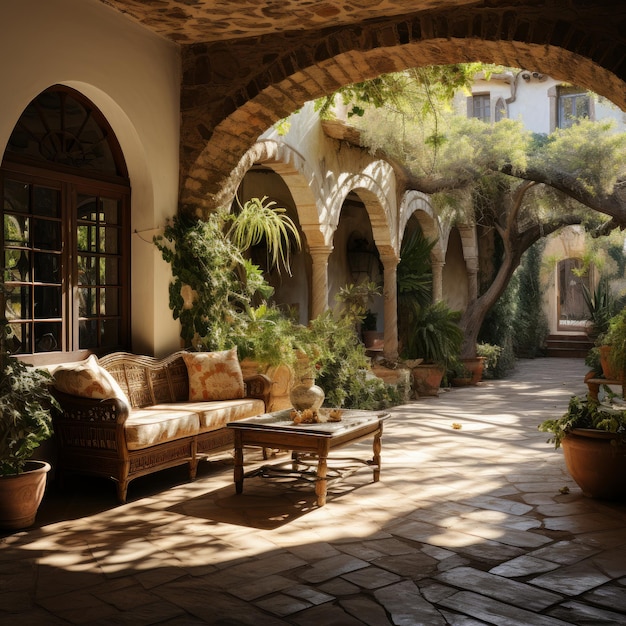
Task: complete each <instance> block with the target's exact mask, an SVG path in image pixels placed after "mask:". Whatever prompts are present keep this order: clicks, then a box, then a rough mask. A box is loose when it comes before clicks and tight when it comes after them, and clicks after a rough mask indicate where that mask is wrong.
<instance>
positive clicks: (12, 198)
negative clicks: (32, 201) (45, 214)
mask: <svg viewBox="0 0 626 626" xmlns="http://www.w3.org/2000/svg"><path fill="white" fill-rule="evenodd" d="M29 190H30V186H29V185H28V184H27V183H20V182H18V181H16V180H5V181H4V210H5V211H12V212H15V213H28V208H29V202H28V193H29Z"/></svg>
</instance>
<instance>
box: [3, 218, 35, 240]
mask: <svg viewBox="0 0 626 626" xmlns="http://www.w3.org/2000/svg"><path fill="white" fill-rule="evenodd" d="M29 230H30V219H29V218H27V217H22V216H20V215H7V214H5V216H4V243H5V244H6V245H13V246H16V245H17V246H19V245H24V246H25V245H28V237H29V234H28V233H29Z"/></svg>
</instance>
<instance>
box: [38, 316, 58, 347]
mask: <svg viewBox="0 0 626 626" xmlns="http://www.w3.org/2000/svg"><path fill="white" fill-rule="evenodd" d="M60 349H61V322H42V323H39V324H37V323H35V352H53V351H56V350H60Z"/></svg>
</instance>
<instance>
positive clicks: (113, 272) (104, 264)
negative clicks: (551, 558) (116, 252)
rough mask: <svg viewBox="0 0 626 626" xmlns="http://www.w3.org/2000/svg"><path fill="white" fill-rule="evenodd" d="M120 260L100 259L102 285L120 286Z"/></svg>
mask: <svg viewBox="0 0 626 626" xmlns="http://www.w3.org/2000/svg"><path fill="white" fill-rule="evenodd" d="M118 268H119V259H117V258H110V257H106V258H101V259H100V283H99V284H100V285H119V282H120V281H119V272H118Z"/></svg>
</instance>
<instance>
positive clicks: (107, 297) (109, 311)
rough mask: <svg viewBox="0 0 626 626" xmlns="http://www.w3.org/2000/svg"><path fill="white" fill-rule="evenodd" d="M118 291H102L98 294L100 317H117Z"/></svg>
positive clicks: (118, 311)
mask: <svg viewBox="0 0 626 626" xmlns="http://www.w3.org/2000/svg"><path fill="white" fill-rule="evenodd" d="M119 301H120V290H119V289H111V288H109V289H102V290H101V293H100V313H101V314H102V315H119V313H120V307H119Z"/></svg>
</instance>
